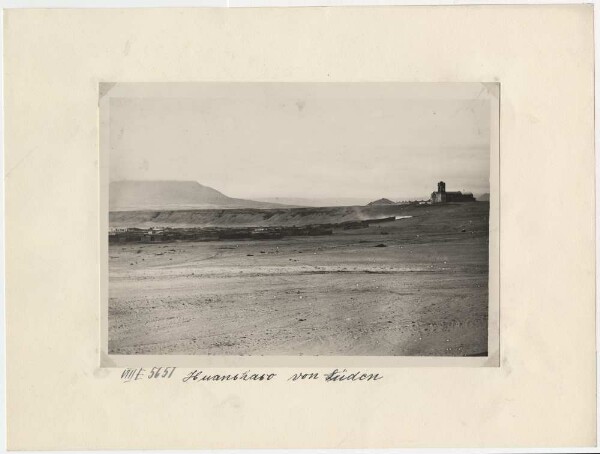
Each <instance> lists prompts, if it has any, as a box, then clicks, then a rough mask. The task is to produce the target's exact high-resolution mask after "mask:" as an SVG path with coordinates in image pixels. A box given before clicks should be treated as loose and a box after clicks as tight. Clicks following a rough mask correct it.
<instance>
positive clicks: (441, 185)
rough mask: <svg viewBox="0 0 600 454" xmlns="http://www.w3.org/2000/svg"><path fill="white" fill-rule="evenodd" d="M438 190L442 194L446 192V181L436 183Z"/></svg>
mask: <svg viewBox="0 0 600 454" xmlns="http://www.w3.org/2000/svg"><path fill="white" fill-rule="evenodd" d="M438 192H439V193H440V194H444V193H445V192H446V183H444V182H443V181H440V182H439V183H438Z"/></svg>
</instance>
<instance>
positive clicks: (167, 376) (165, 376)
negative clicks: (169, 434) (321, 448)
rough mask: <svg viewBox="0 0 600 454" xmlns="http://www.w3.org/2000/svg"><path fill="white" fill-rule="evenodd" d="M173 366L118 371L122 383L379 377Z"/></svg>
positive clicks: (345, 372)
mask: <svg viewBox="0 0 600 454" xmlns="http://www.w3.org/2000/svg"><path fill="white" fill-rule="evenodd" d="M176 371H177V368H176V367H152V368H141V367H140V368H127V369H124V370H123V372H122V373H121V381H122V382H123V383H130V382H136V381H140V380H155V381H159V380H180V381H181V382H183V383H194V382H197V383H206V382H270V381H277V380H284V381H288V382H306V381H325V382H334V383H340V382H375V381H379V380H382V379H383V375H381V374H380V373H378V372H363V371H360V370H357V371H349V370H347V369H341V370H340V369H333V370H332V371H329V372H327V373H321V372H295V373H293V374H290V375H287V374H286V375H281V374H276V373H274V372H263V371H252V370H245V371H241V372H233V373H208V372H204V371H202V370H198V369H196V370H193V371H191V372H190V371H177V373H176Z"/></svg>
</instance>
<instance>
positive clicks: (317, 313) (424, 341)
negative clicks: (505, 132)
mask: <svg viewBox="0 0 600 454" xmlns="http://www.w3.org/2000/svg"><path fill="white" fill-rule="evenodd" d="M395 209H396V210H400V211H399V212H398V213H397V214H401V215H408V216H412V217H411V218H405V219H398V220H396V221H393V222H386V223H382V224H378V225H371V226H369V227H367V228H362V229H357V230H341V229H340V230H336V231H334V233H333V235H329V236H318V237H293V238H283V239H279V240H231V241H213V242H174V243H168V244H122V245H120V244H117V245H111V246H110V247H109V257H110V258H109V273H110V275H109V281H110V283H109V294H110V301H109V352H110V353H113V354H133V353H137V354H140V353H141V354H167V353H178V354H209V355H228V354H231V355H381V356H384V355H420V356H421V355H439V356H442V355H443V356H466V355H482V354H485V353H486V350H487V318H488V212H489V204H488V203H485V202H476V203H465V204H445V205H442V204H441V205H430V206H429V205H426V206H411V207H396V208H395ZM273 211H277V213H279V212H280V211H281V210H273ZM384 211H385V213H384V214H385V215H389V214H390V209H389V208H387V207H386V208H385V209H384ZM277 215H278V216H281V214H277Z"/></svg>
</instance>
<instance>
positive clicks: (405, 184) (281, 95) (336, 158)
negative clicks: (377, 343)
mask: <svg viewBox="0 0 600 454" xmlns="http://www.w3.org/2000/svg"><path fill="white" fill-rule="evenodd" d="M117 88H118V90H116V91H115V92H113V93H111V97H110V101H109V106H110V110H109V125H110V129H109V146H110V156H109V174H110V180H111V181H115V180H195V181H198V182H199V183H201V184H204V185H207V186H211V187H213V188H215V189H217V190H219V191H221V192H223V193H225V194H226V195H228V196H230V197H240V198H261V197H308V198H319V197H362V198H373V199H376V198H380V197H388V198H392V199H401V198H409V197H421V196H426V195H428V194H430V193H431V191H433V190H434V189H435V187H436V183H437V181H439V180H444V181H446V186H447V189H448V190H465V191H472V192H475V193H482V192H489V166H490V109H491V104H490V101H489V96H487V92H486V90H485V88H484V87H483V85H481V84H461V85H454V86H453V85H436V84H420V85H414V84H413V85H409V84H176V85H170V86H168V85H160V86H153V85H141V86H140V85H139V84H138V85H129V84H127V85H125V86H124V87H123V86H121V85H120V86H118V87H117Z"/></svg>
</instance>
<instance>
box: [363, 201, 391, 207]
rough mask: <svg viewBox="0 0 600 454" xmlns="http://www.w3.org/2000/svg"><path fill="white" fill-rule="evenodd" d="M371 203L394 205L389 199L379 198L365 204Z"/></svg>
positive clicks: (371, 204)
mask: <svg viewBox="0 0 600 454" xmlns="http://www.w3.org/2000/svg"><path fill="white" fill-rule="evenodd" d="M373 205H394V202H392V201H391V200H390V199H379V200H375V201H373V202H369V203H368V204H367V206H373Z"/></svg>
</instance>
